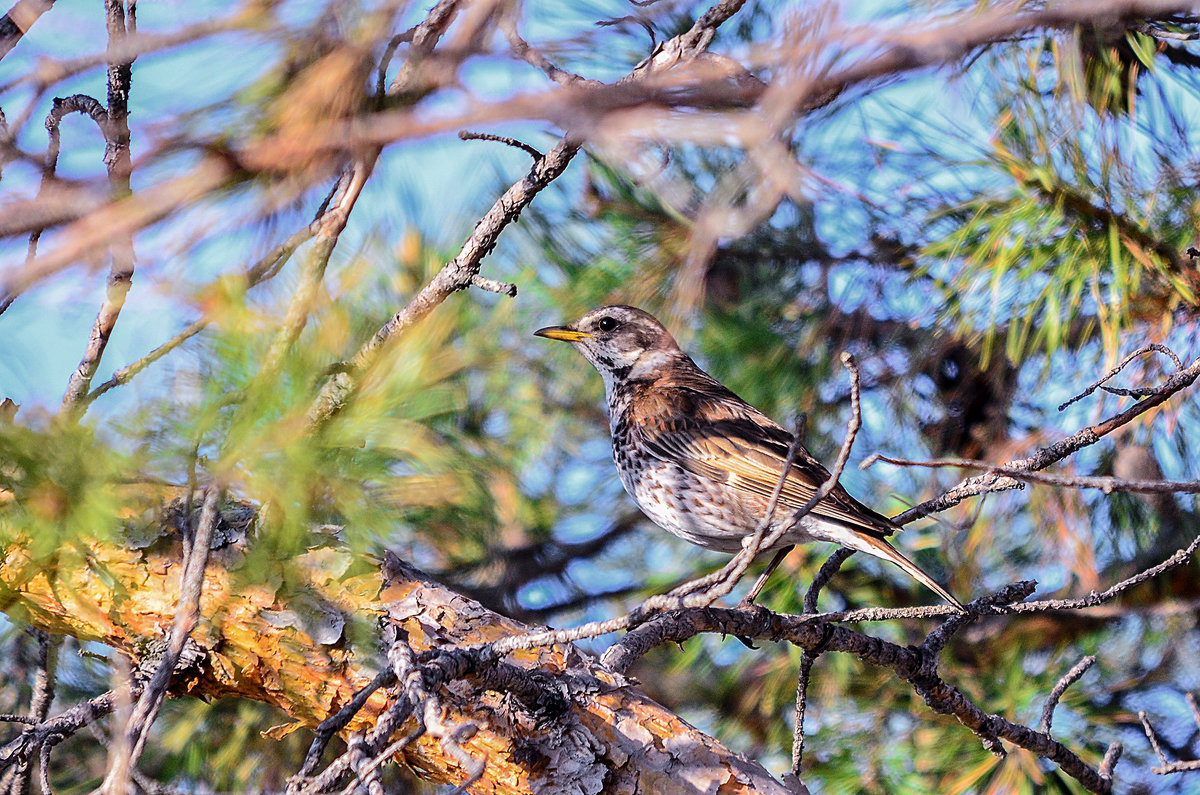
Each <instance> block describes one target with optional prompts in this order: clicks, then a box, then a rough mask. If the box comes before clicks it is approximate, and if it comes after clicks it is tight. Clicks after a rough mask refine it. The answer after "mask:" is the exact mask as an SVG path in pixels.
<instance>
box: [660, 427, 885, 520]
mask: <svg viewBox="0 0 1200 795" xmlns="http://www.w3.org/2000/svg"><path fill="white" fill-rule="evenodd" d="M756 413H757V412H756ZM763 419H765V417H764V418H763ZM767 423H769V424H764V423H762V422H760V421H755V420H752V419H749V418H747V417H734V418H730V419H720V420H707V421H706V420H703V419H697V418H688V419H678V418H673V419H670V420H666V421H661V422H657V421H654V420H653V419H651V420H650V421H649V422H645V423H642V424H640V425H639V427H638V429H637V432H638V434H639V435H640V437H641V441H642V443H643V446H644V449H645V450H646V451H647V452H648V453H649V454H650V455H653V456H654V457H655V458H658V459H661V460H663V461H668V462H673V463H676V464H678V465H679V466H682V467H683V468H684V469H686V470H688V471H689V472H692V473H693V474H696V475H699V476H701V477H704V478H708V479H710V480H714V481H717V482H719V483H724V484H726V485H727V486H730V487H732V488H734V489H738V490H740V491H744V492H747V493H749V494H754V495H757V496H759V497H762V498H763V499H764V500H767V499H770V497H771V494H772V493H773V492H774V490H775V486H776V485H777V484H778V483H779V478H780V475H781V474H782V473H783V466H784V463H785V462H786V460H787V454H788V448H789V446H790V445H791V441H792V437H791V434H789V433H788V432H787V431H785V430H784V429H783V428H780V427H779V426H778V425H775V424H774V423H772V422H770V420H767ZM828 479H829V471H828V470H826V469H825V467H823V466H821V464H820V462H818V461H817V460H816V459H814V458H813V457H812V456H811V455H809V454H808V451H807V450H804V449H803V447H802V448H801V449H800V451H799V452H798V454H797V456H796V459H795V461H794V462H793V464H792V467H791V469H789V470H788V476H787V479H786V480H785V481H784V483H783V489H782V490H781V491H780V495H779V515H780V516H782V515H784V514H785V512H787V511H789V510H790V511H795V510H797V509H798V508H800V507H801V506H803V505H804V504H805V503H806V502H808V501H809V499H811V498H812V496H813V495H814V494H816V492H817V489H818V488H819V487H820V486H821V484H822V483H824V482H825V481H826V480H828ZM812 513H813V514H815V515H817V516H821V517H823V518H825V519H830V520H833V521H836V522H840V523H843V524H845V525H848V526H850V527H851V528H853V529H855V530H859V531H863V532H866V533H867V534H869V535H872V536H875V537H878V538H882V537H884V536H886V535H889V534H890V533H892V532H893V531H894V530H895V529H896V527H895V525H894V524H892V522H891V521H890V520H888V519H887V518H886V517H884V516H882V515H880V514H878V513H876V512H875V511H872V510H871V509H870V508H868V507H866V506H865V505H863V504H862V503H860V502H859V501H858V500H856V499H854V498H853V497H851V496H850V494H849V492H847V491H846V490H845V489H844V488H842V487H841V486H840V485H838V486H836V487H835V488H834V489H833V491H831V492H830V493H829V495H828V496H827V497H826V498H825V499H824V500H822V501H821V502H820V503H818V504H817V506H816V507H815V508H813V509H812Z"/></svg>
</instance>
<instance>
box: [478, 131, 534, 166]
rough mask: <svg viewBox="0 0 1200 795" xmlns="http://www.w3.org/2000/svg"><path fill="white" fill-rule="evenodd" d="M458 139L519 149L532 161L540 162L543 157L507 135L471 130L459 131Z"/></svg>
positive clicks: (522, 142)
mask: <svg viewBox="0 0 1200 795" xmlns="http://www.w3.org/2000/svg"><path fill="white" fill-rule="evenodd" d="M458 137H459V138H460V139H462V140H464V141H495V142H497V143H501V144H507V145H508V146H512V147H515V148H517V149H520V150H521V151H522V152H525V153H526V154H528V155H529V156H530V157H532V158H533V159H534V160H541V159H542V158H543V157H544V155H543V154H542V153H541V152H539V151H538V150H537V149H534V148H533V147H532V146H530V145H529V144H527V143H525V142H524V141H518V140H517V139H516V138H509V137H508V136H507V135H496V134H495V133H484V132H472V131H471V130H460V131H459V133H458Z"/></svg>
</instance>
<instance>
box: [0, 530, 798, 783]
mask: <svg viewBox="0 0 1200 795" xmlns="http://www.w3.org/2000/svg"><path fill="white" fill-rule="evenodd" d="M223 525H224V526H226V527H228V526H229V524H228V523H226V522H223ZM235 535H241V534H240V533H236V532H235ZM225 541H226V543H227V542H228V534H226V538H225ZM178 561H179V548H178V544H177V543H175V542H174V541H172V540H171V539H169V538H167V537H166V536H164V537H163V538H159V539H158V540H157V541H156V542H155V543H153V544H152V545H150V546H148V547H145V548H143V549H140V550H132V549H130V548H129V547H128V546H125V545H122V544H119V543H111V542H97V543H95V544H93V545H92V546H90V547H85V546H84V545H82V544H79V545H70V546H65V547H61V548H59V549H58V550H56V551H55V554H54V556H53V557H52V558H51V559H48V560H37V561H34V560H32V559H31V558H30V557H29V555H28V553H27V551H26V550H24V549H22V548H18V547H17V546H15V545H14V546H10V547H9V549H8V550H7V555H6V556H5V558H4V560H3V562H0V609H3V610H4V611H5V612H8V613H12V614H14V615H15V616H17V617H19V618H21V619H23V620H26V621H29V622H30V623H32V624H34V625H36V626H38V627H40V628H42V629H45V630H48V631H50V632H54V633H62V634H67V635H71V636H74V637H77V638H80V639H87V640H95V641H100V642H102V643H105V644H108V645H110V646H112V647H114V648H116V649H118V650H120V651H122V652H124V653H126V654H128V655H130V656H131V657H135V658H136V657H137V656H138V655H139V653H140V652H139V650H140V649H142V648H144V646H145V643H146V642H147V641H148V640H152V639H156V638H160V637H162V636H163V634H164V633H165V631H166V629H167V628H169V627H170V624H171V619H172V616H173V615H174V611H175V605H176V600H177V596H178V587H179V577H180V574H181V571H182V566H181V565H179V563H178ZM364 562H366V560H365V558H362V557H356V556H355V555H354V554H353V553H351V552H349V551H347V550H344V549H333V548H320V549H315V550H311V551H308V552H306V553H305V554H303V555H300V556H298V557H296V558H292V559H289V560H285V561H275V560H267V559H266V558H265V556H256V555H248V550H247V547H246V545H245V540H244V536H243V537H242V538H240V539H239V540H238V541H237V542H236V543H232V544H228V543H227V545H226V546H225V547H223V548H222V549H214V551H213V555H212V558H211V560H210V564H209V569H208V572H207V574H206V579H205V584H204V593H203V597H202V600H201V610H202V613H203V616H204V619H203V621H202V622H201V624H200V626H199V627H197V629H196V631H195V632H194V633H193V639H194V640H195V641H196V642H197V643H198V644H199V645H200V646H201V647H202V648H203V649H204V651H205V652H206V659H205V661H204V663H203V665H202V666H201V668H200V670H199V672H198V673H194V674H189V675H186V676H179V675H177V677H176V681H175V682H174V683H173V684H172V689H173V690H174V691H175V692H177V693H181V694H189V695H194V696H202V697H213V698H215V697H219V696H226V695H237V696H242V697H246V698H252V699H256V700H259V701H264V702H267V703H270V704H273V705H275V706H277V707H279V708H280V709H282V710H284V711H285V712H286V713H287V714H288V715H290V716H291V717H292V718H293V719H294V721H295V722H294V723H293V724H292V725H290V726H286V727H277V729H275V730H272V732H271V734H273V735H274V736H279V735H282V734H285V733H287V732H288V731H290V730H292V729H295V728H299V727H304V726H307V727H314V726H316V725H317V724H318V723H319V722H320V721H321V720H322V719H324V718H325V717H327V716H329V715H330V714H332V713H333V712H334V711H336V710H337V709H338V708H339V707H341V706H342V705H343V704H345V703H346V702H347V701H348V700H349V699H350V698H351V696H352V695H353V694H354V693H355V691H357V690H358V689H360V688H361V687H363V686H364V685H365V684H367V683H368V682H369V681H370V680H371V678H372V677H373V676H374V674H375V673H376V672H377V671H378V670H379V668H380V667H381V666H383V665H386V660H385V659H384V655H383V653H382V649H381V647H380V644H379V642H378V630H377V628H376V627H377V625H376V623H375V622H376V621H377V620H381V621H384V622H391V623H392V624H393V625H394V626H395V627H396V628H398V629H402V630H404V632H405V633H406V634H407V637H408V639H409V643H410V645H411V646H412V647H413V649H414V650H415V651H422V650H425V649H430V648H435V647H444V646H452V645H462V644H471V643H481V642H487V641H490V640H494V639H497V638H502V637H505V636H508V635H511V634H514V633H520V632H525V631H527V630H528V627H526V626H525V625H523V624H520V623H518V622H516V621H512V620H510V619H507V618H505V617H503V616H500V615H498V614H496V613H493V612H491V611H489V610H487V609H486V608H484V607H483V606H482V605H480V604H479V603H478V602H475V601H473V600H471V599H468V598H466V597H464V596H461V595H460V594H457V593H455V592H453V591H451V590H449V589H448V588H446V587H444V586H442V585H439V584H438V583H436V582H433V581H431V580H429V579H427V578H425V577H424V576H422V575H421V574H420V573H419V572H416V571H415V570H413V569H410V568H409V567H407V566H405V565H404V564H402V563H399V562H398V561H391V562H389V564H387V565H385V566H384V567H383V569H384V573H383V578H382V587H381V578H380V573H379V567H378V566H377V565H372V566H369V567H364V566H363V565H362V564H363V563H364ZM249 569H253V571H250V570H249ZM264 569H266V570H264ZM352 617H354V618H352ZM354 620H357V621H358V622H359V623H360V627H359V629H360V630H362V631H354V632H347V630H349V629H350V627H351V626H352V622H353V621H354ZM349 636H353V638H354V639H355V640H356V641H357V644H356V643H355V642H352V641H351V639H350V637H349ZM507 661H508V662H510V663H513V664H515V665H517V666H519V667H522V668H526V669H530V670H533V669H538V670H541V671H543V672H546V673H551V674H556V675H561V677H560V681H563V682H570V685H569V688H570V689H569V694H570V698H569V701H570V706H569V708H568V709H567V710H566V712H565V713H564V714H562V715H559V716H555V717H553V718H550V719H545V718H544V716H543V718H542V719H536V718H535V717H534V716H531V715H529V714H527V713H525V712H523V711H522V710H523V708H522V707H520V706H519V705H518V704H516V703H515V701H514V700H513V699H506V698H504V694H502V693H496V692H491V691H487V690H484V689H482V688H481V687H479V686H477V685H475V684H473V683H472V682H470V681H466V680H463V681H456V682H451V683H449V684H448V685H447V686H446V687H443V688H442V689H441V691H440V694H439V695H440V705H441V709H442V711H443V715H442V718H443V720H444V721H445V722H447V723H449V724H452V725H453V724H458V723H461V722H463V721H471V722H473V723H475V724H476V725H477V726H478V727H479V731H478V732H477V733H476V734H475V735H474V737H472V738H471V739H470V740H469V741H467V742H465V743H464V744H463V747H464V748H465V749H466V750H467V751H468V752H469V753H470V754H472V755H473V756H476V757H483V758H485V759H486V761H487V768H486V772H485V774H484V777H483V779H482V780H480V781H479V782H477V783H476V784H475V785H474V786H473V787H472V788H471V791H472V792H477V793H512V794H514V795H515V794H516V793H534V792H538V793H540V792H546V793H551V792H553V793H571V792H578V793H598V792H605V793H622V792H625V793H632V792H640V793H654V792H696V793H700V792H710V793H717V792H719V793H737V792H747V793H749V792H766V793H771V792H786V791H787V790H785V789H784V787H783V786H782V785H781V784H780V783H779V782H777V781H776V780H775V779H773V778H772V777H771V776H770V775H769V774H767V772H766V771H765V770H763V769H762V768H761V767H760V766H759V765H758V764H756V763H754V762H752V761H749V760H746V759H744V758H741V757H739V756H737V755H736V754H734V753H732V752H731V751H729V750H728V749H727V748H725V747H724V746H722V745H721V744H720V743H719V742H717V741H716V740H715V739H713V738H711V737H709V736H707V735H705V734H703V733H702V732H700V731H698V730H696V729H695V728H693V727H691V726H689V725H688V724H687V723H685V722H684V721H683V720H681V719H680V718H679V717H678V716H676V715H674V714H673V713H671V712H670V711H668V710H666V709H665V708H663V707H662V706H661V705H659V704H657V703H655V702H654V701H652V700H651V699H650V698H648V697H647V696H646V695H645V694H644V693H642V692H641V691H640V690H639V689H638V688H636V687H633V686H631V685H629V684H628V683H626V682H625V681H624V680H622V679H621V678H620V677H616V676H614V675H612V674H611V673H608V672H606V671H605V670H604V669H603V667H602V666H601V665H600V664H599V662H598V661H596V660H595V659H594V658H592V657H590V656H589V655H587V654H585V653H583V652H581V651H580V650H578V649H577V648H574V647H572V646H556V647H553V648H546V649H540V650H535V651H528V652H517V653H514V654H513V655H510V656H509V657H508V658H507ZM386 698H387V697H386V695H385V694H384V693H383V692H381V691H377V692H376V693H375V694H374V696H373V697H372V699H371V700H370V701H369V702H368V703H367V705H366V707H365V708H364V709H363V710H362V711H361V712H360V713H359V715H358V717H357V718H356V720H355V721H354V722H352V723H351V725H350V727H349V728H350V729H351V730H353V729H359V730H362V729H367V728H369V727H370V726H372V725H373V724H374V719H375V717H376V716H377V715H378V714H379V712H380V711H381V709H382V708H383V707H384V706H385V704H386ZM404 761H405V762H406V763H407V764H408V765H409V766H411V767H412V768H413V769H414V770H416V771H417V772H418V773H419V774H420V775H421V776H423V777H425V778H428V779H430V780H432V781H437V782H457V781H461V780H462V779H463V778H464V777H465V773H464V772H463V771H462V770H461V769H460V767H459V765H458V763H457V762H456V761H455V760H454V758H453V757H452V756H450V755H448V754H447V753H446V752H445V751H444V750H443V748H442V746H441V744H440V742H439V741H438V740H437V739H436V738H434V737H432V736H429V735H426V736H425V737H423V738H422V739H421V740H420V741H418V742H417V743H414V744H413V745H411V746H409V748H408V749H407V750H406V751H405V759H404ZM299 762H300V760H297V766H298V765H299Z"/></svg>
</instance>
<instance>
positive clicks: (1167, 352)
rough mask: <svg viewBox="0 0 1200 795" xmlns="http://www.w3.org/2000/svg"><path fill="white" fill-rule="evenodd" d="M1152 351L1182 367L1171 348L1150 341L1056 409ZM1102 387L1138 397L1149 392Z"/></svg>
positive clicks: (1116, 392) (1094, 388)
mask: <svg viewBox="0 0 1200 795" xmlns="http://www.w3.org/2000/svg"><path fill="white" fill-rule="evenodd" d="M1152 352H1157V353H1161V354H1163V355H1164V356H1168V357H1170V359H1171V361H1172V362H1174V363H1175V369H1176V370H1182V369H1183V362H1182V361H1180V359H1179V357H1178V356H1176V355H1175V352H1174V351H1173V350H1171V349H1170V348H1168V347H1167V346H1166V345H1162V344H1159V343H1157V342H1152V343H1150V344H1149V345H1145V346H1143V347H1141V348H1138V349H1137V350H1136V351H1134V352H1133V353H1131V354H1129V355H1128V356H1126V357H1125V358H1124V359H1122V360H1121V363H1120V364H1118V365H1117V366H1116V367H1114V368H1112V369H1111V370H1109V371H1108V372H1107V373H1105V374H1104V376H1103V377H1102V378H1100V380H1098V381H1096V382H1095V383H1093V384H1092V385H1090V386H1089V387H1088V388H1087V389H1085V390H1083V391H1082V392H1080V393H1079V394H1078V395H1076V396H1075V397H1073V398H1071V399H1070V400H1068V401H1067V402H1066V403H1062V404H1060V405H1059V407H1058V410H1059V411H1063V410H1064V409H1066V407H1067V406H1070V405H1071V404H1072V403H1075V402H1077V401H1080V400H1083V399H1084V398H1085V397H1087V396H1088V395H1090V394H1092V393H1093V392H1095V391H1096V390H1097V389H1099V388H1100V387H1103V386H1104V382H1106V381H1108V380H1109V379H1111V378H1112V377H1113V376H1115V375H1116V374H1117V373H1119V372H1121V371H1122V370H1124V369H1125V367H1126V366H1127V365H1128V364H1129V363H1130V362H1132V361H1133V360H1134V359H1136V358H1137V357H1139V356H1142V355H1144V354H1147V353H1152ZM1104 389H1105V391H1106V392H1110V393H1112V394H1114V395H1125V396H1131V397H1138V398H1143V397H1146V396H1147V394H1149V393H1147V392H1145V390H1140V389H1138V390H1123V389H1112V388H1109V387H1104Z"/></svg>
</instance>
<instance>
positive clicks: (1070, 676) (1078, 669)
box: [1038, 654, 1096, 734]
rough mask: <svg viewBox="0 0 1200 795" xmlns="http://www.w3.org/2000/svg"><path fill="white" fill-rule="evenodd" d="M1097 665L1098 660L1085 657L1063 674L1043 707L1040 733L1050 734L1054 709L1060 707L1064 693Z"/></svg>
mask: <svg viewBox="0 0 1200 795" xmlns="http://www.w3.org/2000/svg"><path fill="white" fill-rule="evenodd" d="M1095 664H1096V658H1095V657H1094V656H1092V655H1090V654H1089V655H1088V656H1086V657H1084V658H1083V659H1082V660H1080V661H1079V662H1077V663H1075V665H1074V666H1073V667H1072V668H1071V670H1069V671H1067V672H1066V673H1065V674H1063V676H1062V678H1061V679H1059V680H1058V683H1057V684H1055V685H1054V689H1053V690H1051V691H1050V695H1049V696H1048V697H1047V698H1046V703H1045V705H1044V706H1043V707H1042V722H1041V723H1040V724H1038V731H1040V732H1041V733H1042V734H1049V733H1050V724H1051V722H1052V721H1053V720H1054V708H1055V707H1057V706H1058V702H1059V699H1061V698H1062V697H1063V693H1066V692H1067V688H1068V687H1070V686H1071V685H1073V684H1075V683H1076V682H1078V681H1079V679H1080V677H1082V676H1083V675H1084V674H1085V673H1087V670H1088V669H1089V668H1091V667H1092V666H1093V665H1095Z"/></svg>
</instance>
